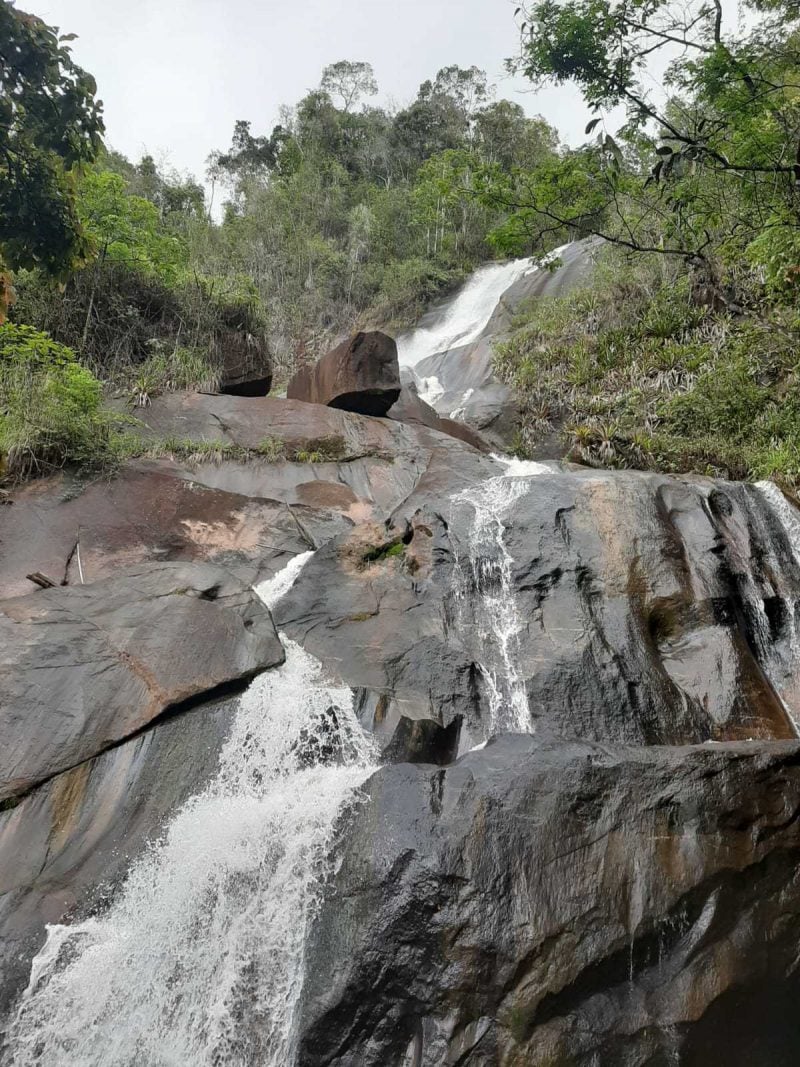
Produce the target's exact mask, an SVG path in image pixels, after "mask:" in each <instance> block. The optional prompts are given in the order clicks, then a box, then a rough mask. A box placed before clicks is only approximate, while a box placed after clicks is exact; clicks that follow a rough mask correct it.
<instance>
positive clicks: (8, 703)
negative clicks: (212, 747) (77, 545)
mask: <svg viewBox="0 0 800 1067" xmlns="http://www.w3.org/2000/svg"><path fill="white" fill-rule="evenodd" d="M283 658H284V654H283V647H282V646H281V643H280V641H279V640H278V636H277V634H276V632H275V627H274V625H273V622H272V616H271V615H270V613H269V611H268V610H267V609H266V607H265V606H264V605H263V604H262V603H261V601H260V600H259V599H258V598H257V596H256V595H255V593H253V591H252V590H251V589H250V588H248V587H247V586H246V585H244V584H243V583H242V582H240V581H238V580H237V579H235V578H233V577H232V576H231V575H230V574H229V573H228V572H227V571H226V570H224V569H222V568H220V567H215V566H212V565H210V564H191V563H173V564H170V563H156V564H148V565H145V566H144V567H142V568H137V569H133V570H129V571H127V572H125V573H123V574H121V575H120V576H119V577H116V578H109V579H106V580H105V581H101V582H94V583H92V584H91V585H84V586H72V587H64V588H54V589H46V590H43V591H41V592H37V593H33V594H31V595H30V596H24V597H17V598H14V599H11V600H4V601H0V694H2V696H1V697H0V737H2V739H3V750H2V755H1V756H0V799H3V798H6V797H10V796H14V795H17V794H20V793H23V792H25V791H26V790H28V789H30V788H31V787H32V786H34V785H35V784H37V783H38V782H41V781H43V780H45V779H47V778H50V777H52V776H53V775H54V774H57V773H58V772H59V771H63V770H66V769H67V768H70V767H74V766H75V765H76V764H78V763H81V762H83V761H84V760H87V759H89V758H90V757H92V756H95V755H97V754H98V753H99V752H102V751H103V750H104V749H106V748H109V747H110V746H111V745H113V744H115V743H116V742H118V741H120V740H122V739H123V738H126V737H129V736H130V735H131V734H133V733H135V732H136V731H138V730H141V729H142V727H144V726H146V725H147V724H148V723H150V722H152V721H153V720H154V719H157V718H158V717H159V716H160V715H162V714H163V713H164V712H165V711H166V710H167V709H168V708H172V707H175V706H176V705H180V704H183V703H185V702H187V701H197V700H199V699H203V698H205V699H207V698H208V697H209V696H212V695H215V694H216V693H218V692H219V691H220V689H221V687H225V686H231V685H242V684H243V683H244V682H246V681H247V680H248V679H250V678H251V677H252V676H253V675H254V674H256V673H257V672H258V671H261V670H265V669H266V668H268V667H272V666H275V665H277V664H279V663H282V662H283Z"/></svg>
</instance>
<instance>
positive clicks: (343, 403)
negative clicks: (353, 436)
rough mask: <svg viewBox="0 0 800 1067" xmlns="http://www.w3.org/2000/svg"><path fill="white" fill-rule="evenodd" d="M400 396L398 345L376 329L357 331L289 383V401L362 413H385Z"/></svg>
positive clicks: (287, 392) (299, 372)
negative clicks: (303, 401) (367, 331)
mask: <svg viewBox="0 0 800 1067" xmlns="http://www.w3.org/2000/svg"><path fill="white" fill-rule="evenodd" d="M399 395H400V366H399V364H398V362H397V345H396V344H395V343H394V341H393V340H392V338H391V337H388V336H387V335H386V334H385V333H380V332H379V331H377V330H375V331H373V332H371V333H357V334H356V335H355V337H352V338H350V340H349V341H343V342H342V343H341V344H340V345H338V346H337V347H336V348H334V349H333V350H332V351H331V352H328V354H327V355H326V356H323V357H322V359H320V360H319V361H318V362H317V363H316V364H314V366H311V367H304V368H303V369H302V370H300V371H298V372H297V374H295V376H294V377H293V378H292V380H291V381H290V382H289V386H288V388H287V390H286V396H287V398H288V399H289V400H305V401H307V402H309V403H311V404H325V405H327V406H328V407H332V408H341V409H342V410H344V411H357V412H359V413H360V414H362V415H385V414H386V412H387V411H388V410H389V408H390V407H391V406H392V404H394V402H395V401H396V400H397V398H398V396H399Z"/></svg>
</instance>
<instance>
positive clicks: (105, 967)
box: [9, 557, 375, 1067]
mask: <svg viewBox="0 0 800 1067" xmlns="http://www.w3.org/2000/svg"><path fill="white" fill-rule="evenodd" d="M299 559H300V557H295V559H294V560H293V561H292V563H290V565H289V566H290V567H292V568H293V572H294V574H295V575H296V574H297V573H299V570H300V568H301V567H302V565H303V563H305V562H306V560H305V559H304V560H303V561H302V562H298V560H299ZM306 559H307V557H306ZM289 584H290V583H289V582H288V580H287V578H286V575H285V574H283V573H282V574H280V575H277V576H276V577H275V578H273V579H271V580H270V581H269V582H267V583H265V586H266V587H267V588H266V589H264V593H265V595H266V596H267V597H268V598H270V599H271V600H272V602H273V603H275V602H276V600H277V599H279V597H280V595H282V594H283V593H285V592H286V589H288V585H289ZM262 588H263V587H262ZM284 645H285V647H286V663H285V664H284V666H282V667H281V668H279V669H278V670H275V671H269V672H266V673H264V674H262V675H260V676H259V677H258V678H256V679H255V681H253V683H252V684H251V685H250V687H249V689H248V690H247V692H246V693H245V694H244V695H243V697H242V698H241V700H240V703H239V707H238V711H237V713H236V716H235V719H234V722H233V724H232V728H231V733H230V736H229V737H228V739H227V741H226V742H225V745H224V747H223V749H222V753H221V756H220V763H219V770H218V772H217V775H216V777H215V779H214V780H213V781H212V782H211V783H210V784H209V785H208V786H207V788H206V789H204V790H203V792H201V793H200V794H199V795H197V796H195V797H193V798H192V799H191V800H189V801H188V802H187V803H186V804H185V805H184V806H183V807H182V808H181V809H180V810H179V811H178V812H177V814H176V815H175V816H174V818H173V819H172V821H171V823H170V824H169V826H168V827H167V829H166V831H165V833H164V835H163V837H162V839H161V840H160V841H158V842H157V843H155V844H154V845H153V846H152V848H151V849H150V850H149V851H148V852H147V853H146V854H145V855H143V857H142V858H141V859H140V860H139V861H138V862H136V863H135V864H134V865H133V867H132V868H131V871H130V873H129V875H128V878H127V880H126V883H125V885H124V887H123V889H122V890H121V892H120V894H119V896H118V897H117V899H116V901H115V902H114V903H113V904H112V906H111V907H110V909H109V911H108V912H107V913H105V914H103V915H100V916H97V917H94V918H90V919H87V920H86V921H84V922H81V923H78V924H75V925H73V926H63V925H59V926H50V927H48V937H47V943H46V944H45V947H44V948H43V949H42V951H41V952H40V953H39V955H38V956H37V957H36V959H35V960H34V963H33V967H32V972H31V980H30V983H29V985H28V989H27V990H26V992H25V994H24V997H23V1000H22V1002H21V1005H20V1007H19V1010H18V1013H17V1016H16V1018H15V1020H14V1022H13V1023H12V1026H11V1028H10V1031H9V1047H10V1055H11V1060H10V1064H11V1067H33V1065H37V1067H190V1065H191V1067H252V1065H254V1064H258V1065H259V1067H290V1065H292V1064H294V1063H295V1061H296V1049H295V1038H294V1035H295V1012H296V1010H297V1005H298V1002H299V997H300V991H301V988H302V983H303V976H304V953H305V945H306V939H307V934H308V930H309V927H310V924H311V922H312V920H313V917H314V915H315V912H316V909H317V907H318V904H319V900H320V893H321V889H322V887H323V885H324V883H325V880H326V878H327V876H328V875H329V874H330V872H331V869H332V864H333V856H334V844H335V838H336V833H337V826H338V825H339V821H340V818H341V816H342V815H343V813H344V812H346V810H347V807H348V805H350V804H352V803H354V802H355V800H356V798H357V797H358V795H359V793H358V790H359V786H360V785H361V784H362V783H363V782H364V781H365V780H366V778H367V777H368V776H369V775H370V774H371V773H372V772H373V770H374V769H375V768H374V765H373V750H372V747H371V744H370V743H369V742H368V741H367V739H366V738H365V736H364V733H363V731H362V730H361V727H360V726H359V723H358V720H357V718H356V715H355V713H354V710H353V703H352V693H351V692H350V690H349V689H342V688H334V687H331V686H329V685H327V684H326V683H325V681H324V680H323V678H322V676H321V669H320V665H319V664H318V663H317V662H316V661H315V660H314V659H312V657H311V656H309V655H308V654H307V653H305V652H304V651H303V650H302V649H301V648H300V647H299V646H298V645H296V644H294V643H293V642H291V641H288V640H287V639H286V638H284Z"/></svg>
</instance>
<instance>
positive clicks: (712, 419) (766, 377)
mask: <svg viewBox="0 0 800 1067" xmlns="http://www.w3.org/2000/svg"><path fill="white" fill-rule="evenodd" d="M495 366H496V369H497V371H498V373H499V375H500V376H501V378H503V379H504V380H505V381H506V382H508V383H509V384H510V385H511V386H512V387H513V389H514V391H515V393H516V395H517V398H518V400H519V402H520V406H521V411H522V416H521V424H520V431H519V440H518V450H519V451H520V453H521V454H522V455H530V454H532V453H533V452H535V449H536V445H537V443H538V442H539V441H541V440H542V439H543V438H544V437H546V436H548V435H552V433H553V432H554V431H556V430H558V431H560V433H561V435H562V438H563V445H564V452H565V454H566V455H568V456H569V458H571V459H575V460H578V461H580V462H584V463H588V464H590V465H593V466H602V467H633V468H640V469H653V470H661V471H669V472H688V471H695V472H700V473H703V474H711V475H718V476H722V477H728V478H769V477H772V478H774V479H775V480H776V481H778V482H779V483H781V484H783V485H784V486H785V487H786V488H788V489H796V488H797V487H798V485H800V377H799V376H800V320H798V316H797V313H796V312H795V311H794V310H792V309H787V308H772V309H770V310H768V311H767V312H763V311H762V312H761V313H760V315H758V316H756V315H754V314H750V315H746V314H736V315H732V314H730V313H727V312H720V311H712V310H710V309H709V308H708V307H704V306H702V305H700V304H699V303H698V301H697V300H696V299H693V295H692V292H691V288H690V279H689V277H688V275H687V274H686V273H685V272H684V273H681V272H679V271H677V270H676V269H675V268H674V267H670V266H669V265H668V264H667V263H666V262H665V260H664V258H663V257H654V258H653V259H649V260H643V259H642V258H641V257H639V258H638V259H637V260H636V261H635V264H634V265H633V266H631V265H629V264H626V263H625V261H624V260H622V259H621V258H620V257H619V256H618V255H616V254H614V253H608V254H606V256H605V257H604V259H603V260H602V261H601V263H600V264H599V265H598V268H597V271H596V274H595V276H594V278H593V280H592V283H591V287H588V288H585V289H580V290H577V291H575V292H574V293H572V294H570V295H569V296H565V297H560V298H549V299H543V300H538V301H536V302H535V303H531V304H529V305H528V306H527V307H525V308H523V309H522V310H521V313H520V315H519V316H518V317H517V319H516V322H515V326H514V331H513V333H512V335H511V337H510V338H509V340H507V341H506V342H504V343H502V344H500V345H498V346H497V349H496V353H495Z"/></svg>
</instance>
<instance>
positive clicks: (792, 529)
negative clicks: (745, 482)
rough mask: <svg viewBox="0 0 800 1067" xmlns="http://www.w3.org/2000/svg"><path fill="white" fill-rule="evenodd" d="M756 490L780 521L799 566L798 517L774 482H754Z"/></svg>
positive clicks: (799, 536) (799, 525)
mask: <svg viewBox="0 0 800 1067" xmlns="http://www.w3.org/2000/svg"><path fill="white" fill-rule="evenodd" d="M755 487H756V489H758V491H759V492H760V493H762V495H763V496H765V497H766V499H767V502H768V504H769V505H770V507H771V508H772V510H773V511H774V512H775V513H776V515H777V516H778V518H779V519H780V521H781V525H782V526H783V528H784V530H785V531H786V536H787V537H788V539H789V544H790V545H791V547H792V552H793V553H794V557H795V559H796V561H797V563H798V564H800V517H798V514H797V512H796V510H795V509H794V508H793V507H792V505H791V504H790V503H789V501H788V500H787V499H786V497H785V496H784V495H783V493H782V492H781V491H780V489H779V488H778V486H777V485H776V484H775V483H774V482H767V481H765V482H756V483H755Z"/></svg>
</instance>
